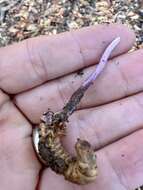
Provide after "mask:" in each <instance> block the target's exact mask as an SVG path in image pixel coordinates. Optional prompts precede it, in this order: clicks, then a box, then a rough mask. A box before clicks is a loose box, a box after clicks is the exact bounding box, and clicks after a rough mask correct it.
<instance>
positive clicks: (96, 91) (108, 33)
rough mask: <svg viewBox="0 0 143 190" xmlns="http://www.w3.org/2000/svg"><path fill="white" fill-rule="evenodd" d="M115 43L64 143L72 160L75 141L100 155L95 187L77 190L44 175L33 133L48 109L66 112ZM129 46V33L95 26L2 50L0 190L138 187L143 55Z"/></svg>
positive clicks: (142, 169) (142, 177)
mask: <svg viewBox="0 0 143 190" xmlns="http://www.w3.org/2000/svg"><path fill="white" fill-rule="evenodd" d="M117 36H120V37H121V42H120V44H119V45H118V47H117V48H116V50H115V51H114V52H113V54H112V56H114V58H113V59H112V60H111V61H110V62H109V64H108V66H107V68H106V69H105V70H104V72H103V73H102V74H101V76H100V77H99V78H98V80H97V81H95V83H94V85H93V86H92V87H90V89H89V90H88V91H87V93H86V95H85V97H84V98H83V100H82V102H81V104H80V105H79V109H78V111H76V112H75V113H74V114H73V115H72V116H71V117H70V122H69V123H68V128H67V136H66V137H65V139H64V142H63V143H64V146H65V147H66V148H67V149H68V150H69V151H70V152H71V153H73V151H74V144H75V141H76V139H77V137H80V138H83V139H87V140H88V141H89V142H91V144H93V146H95V149H96V150H97V165H98V177H97V179H96V181H95V183H92V184H89V185H85V186H79V185H75V184H72V183H70V182H68V181H65V180H64V178H63V176H60V175H57V174H55V173H54V172H52V171H51V169H48V168H47V169H43V168H42V166H41V164H40V162H39V161H38V160H37V157H36V154H35V152H34V150H33V146H32V139H31V134H32V127H33V126H34V124H37V123H38V122H39V119H40V116H41V115H42V113H43V112H44V111H47V109H48V108H51V109H52V110H53V111H58V110H60V109H61V108H62V107H63V105H64V104H65V103H66V102H67V99H69V98H70V96H71V94H72V93H73V92H74V91H75V90H76V88H78V87H79V85H80V84H81V82H82V81H83V80H84V79H85V78H86V77H87V76H88V75H89V73H91V72H92V71H93V70H94V69H95V68H94V67H95V65H94V64H96V63H98V60H99V58H100V56H101V54H102V52H103V50H104V49H105V47H107V45H108V44H109V43H110V42H111V41H112V40H113V39H114V38H115V37H117ZM133 42H134V34H133V33H132V32H131V31H128V29H127V28H126V27H124V26H121V25H99V26H97V27H89V28H85V29H81V30H79V31H75V32H70V33H64V34H60V35H57V36H52V37H47V36H43V37H38V38H34V39H28V40H25V41H23V42H21V43H19V44H15V45H12V46H7V47H5V48H1V49H0V71H1V73H0V87H1V93H0V105H1V108H0V184H1V185H0V186H1V189H4V190H7V189H8V190H9V189H14V190H19V189H20V190H25V189H28V190H37V189H39V190H48V189H53V188H54V190H60V189H68V190H70V189H77V190H79V189H85V190H92V189H98V190H100V189H101V190H105V189H106V190H107V189H108V190H115V189H120V190H125V189H127V190H128V189H134V188H135V187H137V186H140V185H141V184H142V183H143V159H142V157H143V149H142V144H143V130H142V125H143V119H142V118H143V117H142V112H143V111H142V105H143V94H142V90H143V86H142V82H143V74H142V73H143V71H142V70H143V61H142V60H143V59H142V58H143V51H142V50H138V51H136V52H132V53H127V51H128V50H129V49H130V48H131V46H132V44H133ZM85 67H86V68H85ZM81 68H82V69H84V70H83V72H84V74H83V75H82V76H79V75H77V74H76V72H77V70H79V69H81Z"/></svg>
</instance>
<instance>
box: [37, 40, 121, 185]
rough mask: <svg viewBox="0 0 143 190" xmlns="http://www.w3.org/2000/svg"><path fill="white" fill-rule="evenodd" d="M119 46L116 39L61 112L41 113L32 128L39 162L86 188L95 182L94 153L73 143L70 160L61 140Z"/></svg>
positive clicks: (83, 144) (84, 145)
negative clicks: (85, 97) (34, 126)
mask: <svg viewBox="0 0 143 190" xmlns="http://www.w3.org/2000/svg"><path fill="white" fill-rule="evenodd" d="M119 42H120V37H117V38H116V39H115V40H113V41H112V42H111V44H109V46H108V47H107V49H106V50H105V52H104V53H103V55H102V57H101V60H100V62H99V64H98V66H97V68H96V70H95V71H94V72H93V73H92V74H91V75H90V76H89V77H88V78H87V79H86V80H85V81H84V82H83V84H82V85H81V86H80V87H79V88H78V89H77V90H76V91H75V92H74V93H73V94H72V96H71V98H70V99H69V101H68V102H67V104H66V105H65V106H64V107H63V109H62V110H61V111H59V112H56V113H54V112H52V111H51V110H48V111H47V112H45V113H44V114H43V115H42V117H41V122H40V124H39V126H38V127H36V128H35V130H34V133H33V142H34V147H35V150H36V152H37V155H38V157H39V159H40V160H41V162H42V163H43V164H44V165H45V166H47V167H50V168H51V169H52V170H54V171H55V172H56V173H58V174H62V175H64V176H65V179H67V180H69V181H71V182H74V183H77V184H87V183H89V182H92V181H94V180H95V179H96V176H97V164H96V154H95V151H94V149H93V148H92V146H91V145H90V143H89V142H87V141H86V140H81V139H77V142H76V144H75V149H76V156H75V157H72V156H71V155H70V154H69V153H68V152H67V151H66V150H65V149H64V147H63V145H62V143H61V137H63V136H64V135H66V123H67V122H68V118H69V116H70V115H71V114H72V113H73V112H74V111H75V110H76V108H77V105H78V104H79V102H80V100H81V99H82V97H83V96H84V93H85V92H86V90H87V89H88V88H89V87H90V86H91V84H93V82H94V81H95V79H96V78H97V77H98V76H99V74H100V73H101V72H102V70H103V69H104V67H105V66H106V64H107V61H108V58H109V56H110V54H111V52H112V51H113V49H114V48H115V47H116V46H117V45H118V44H119Z"/></svg>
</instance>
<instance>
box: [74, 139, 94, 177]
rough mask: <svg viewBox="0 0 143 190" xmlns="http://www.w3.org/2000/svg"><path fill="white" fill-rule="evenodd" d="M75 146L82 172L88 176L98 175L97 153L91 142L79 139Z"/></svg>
mask: <svg viewBox="0 0 143 190" xmlns="http://www.w3.org/2000/svg"><path fill="white" fill-rule="evenodd" d="M75 148H76V152H77V159H78V164H79V168H80V171H81V173H83V174H85V175H87V176H94V175H96V174H97V165H96V155H95V152H94V150H93V149H92V147H91V145H90V144H89V142H87V141H85V140H81V139H78V140H77V143H76V145H75Z"/></svg>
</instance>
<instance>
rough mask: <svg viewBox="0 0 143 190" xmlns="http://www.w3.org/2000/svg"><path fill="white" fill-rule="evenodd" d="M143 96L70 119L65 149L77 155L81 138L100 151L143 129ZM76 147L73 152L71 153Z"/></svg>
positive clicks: (84, 112)
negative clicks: (78, 139)
mask: <svg viewBox="0 0 143 190" xmlns="http://www.w3.org/2000/svg"><path fill="white" fill-rule="evenodd" d="M142 105H143V93H140V94H138V95H135V96H132V97H129V98H126V99H123V100H119V101H117V102H114V103H110V104H107V105H105V106H100V107H96V108H91V109H87V110H81V111H77V112H76V113H75V114H73V115H72V116H71V118H70V119H69V123H68V125H67V134H66V137H65V138H64V139H63V140H64V143H65V146H66V147H67V149H68V150H71V152H74V144H75V142H76V140H77V138H81V139H86V140H88V141H89V142H92V143H93V145H94V146H95V147H96V149H100V148H101V147H103V146H106V145H108V144H110V143H111V142H114V141H116V140H118V139H120V138H122V137H124V136H127V135H129V134H130V133H133V132H134V131H137V130H139V129H141V128H142V127H143V117H142ZM71 147H72V149H71Z"/></svg>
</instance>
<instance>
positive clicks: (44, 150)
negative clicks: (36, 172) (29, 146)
mask: <svg viewBox="0 0 143 190" xmlns="http://www.w3.org/2000/svg"><path fill="white" fill-rule="evenodd" d="M51 113H52V112H51V111H48V112H47V113H46V114H44V115H43V118H42V121H41V123H40V125H39V127H37V128H36V131H35V137H36V135H38V136H37V138H38V141H37V144H36V143H35V145H36V146H37V147H36V150H37V152H38V155H39V158H40V160H41V161H42V162H43V164H44V165H46V166H47V167H50V168H51V169H52V170H54V171H55V172H56V173H58V174H63V175H64V176H65V179H67V180H69V181H71V182H74V183H77V184H86V183H89V182H91V181H93V180H95V178H96V176H97V165H96V155H95V152H94V150H93V149H92V148H91V145H90V144H89V143H88V142H87V141H85V140H80V139H78V140H77V142H76V144H75V149H76V157H72V156H70V155H69V154H68V153H67V151H66V150H65V149H64V148H63V146H62V144H61V137H62V136H64V135H65V133H66V125H65V122H63V123H62V122H61V123H59V124H56V123H55V119H57V115H56V113H55V114H54V113H52V114H51ZM47 118H48V120H47ZM53 123H55V124H54V125H53Z"/></svg>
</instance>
